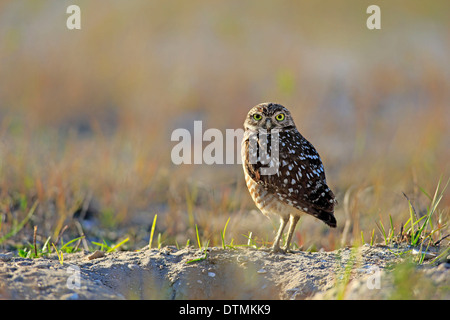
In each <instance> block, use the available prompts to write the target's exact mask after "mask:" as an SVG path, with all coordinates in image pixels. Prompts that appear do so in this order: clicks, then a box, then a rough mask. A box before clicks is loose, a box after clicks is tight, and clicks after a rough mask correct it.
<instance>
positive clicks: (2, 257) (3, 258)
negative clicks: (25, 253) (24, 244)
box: [0, 252, 13, 262]
mask: <svg viewBox="0 0 450 320" xmlns="http://www.w3.org/2000/svg"><path fill="white" fill-rule="evenodd" d="M12 256H13V254H12V252H7V253H0V261H3V262H8V261H9V260H11V258H12Z"/></svg>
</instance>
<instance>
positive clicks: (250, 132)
mask: <svg viewBox="0 0 450 320" xmlns="http://www.w3.org/2000/svg"><path fill="white" fill-rule="evenodd" d="M244 129H245V132H244V137H243V140H242V149H241V150H242V154H241V156H242V165H243V169H244V175H245V182H246V184H247V187H248V190H249V192H250V195H251V197H252V199H253V201H254V202H255V204H256V206H257V207H258V209H259V210H261V212H262V213H263V214H264V215H266V216H269V215H270V214H277V215H279V217H280V227H279V229H278V232H277V234H276V236H275V239H274V242H273V246H272V248H271V250H272V251H273V252H287V251H288V250H289V248H290V243H291V240H292V235H293V233H294V230H295V226H296V224H297V222H298V220H299V218H300V216H301V215H303V214H305V213H306V214H309V215H312V216H314V217H316V218H318V219H320V220H322V221H323V222H325V223H326V224H327V225H328V226H330V227H332V228H335V227H336V219H335V217H334V214H333V213H334V206H335V204H336V203H337V202H336V200H335V197H334V194H333V192H332V191H331V189H330V188H329V187H328V185H327V181H326V178H325V170H324V167H323V164H322V161H321V159H320V156H319V154H318V153H317V151H316V149H315V148H314V146H313V145H312V144H311V143H310V142H309V141H308V140H306V139H305V138H304V137H303V136H302V135H301V134H300V132H299V131H298V130H297V127H296V126H295V123H294V120H293V119H292V116H291V113H290V112H289V110H288V109H286V108H285V107H283V106H282V105H280V104H276V103H261V104H258V105H257V106H255V107H253V108H252V109H251V110H250V111H249V113H248V114H247V118H246V119H245V122H244ZM288 221H289V230H288V234H287V238H286V245H285V247H284V248H283V249H282V248H281V247H280V239H281V237H282V235H283V230H284V229H285V227H286V225H287V223H288Z"/></svg>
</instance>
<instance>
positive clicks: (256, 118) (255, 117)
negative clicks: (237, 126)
mask: <svg viewBox="0 0 450 320" xmlns="http://www.w3.org/2000/svg"><path fill="white" fill-rule="evenodd" d="M261 118H262V116H261V115H260V114H259V113H255V114H254V115H253V119H255V120H256V121H259V120H261Z"/></svg>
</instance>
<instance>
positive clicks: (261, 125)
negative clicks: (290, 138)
mask: <svg viewBox="0 0 450 320" xmlns="http://www.w3.org/2000/svg"><path fill="white" fill-rule="evenodd" d="M295 128H296V127H295V123H294V120H293V119H292V116H291V113H290V112H289V110H288V109H286V108H285V107H283V106H282V105H281V104H276V103H272V102H265V103H260V104H258V105H256V106H254V107H253V108H252V109H251V110H250V111H249V112H248V114H247V118H246V119H245V122H244V129H245V130H251V131H257V130H261V129H264V130H267V131H270V130H272V129H278V130H280V131H281V130H292V129H295Z"/></svg>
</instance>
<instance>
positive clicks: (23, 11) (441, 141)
mask: <svg viewBox="0 0 450 320" xmlns="http://www.w3.org/2000/svg"><path fill="white" fill-rule="evenodd" d="M377 2H378V3H377V4H378V5H379V6H380V7H381V10H382V29H381V30H374V31H370V30H368V29H367V28H366V19H367V17H368V15H367V14H366V8H367V6H369V5H370V4H372V3H369V2H367V1H322V2H320V3H317V2H316V1H308V2H306V1H305V2H299V1H295V2H294V1H283V2H276V3H275V2H274V1H266V0H264V1H257V2H256V1H254V2H242V1H227V2H222V3H214V4H212V3H210V2H208V1H197V0H194V1H189V2H182V1H152V2H150V1H137V0H133V1H127V2H126V3H125V2H124V1H109V2H108V3H107V4H104V3H100V2H92V1H77V4H78V5H79V6H80V8H81V12H82V29H81V30H72V31H69V30H68V29H67V28H66V19H67V17H68V15H67V14H66V8H67V6H68V5H70V4H72V3H70V1H57V2H55V1H13V2H7V1H1V2H0V61H1V63H0V251H1V250H20V249H22V250H25V249H26V250H25V251H24V252H23V253H22V254H24V255H26V254H27V252H31V250H30V248H31V247H32V244H33V243H34V242H36V243H37V244H38V246H39V248H40V250H42V248H45V247H46V246H45V243H47V245H49V244H51V243H54V244H56V246H55V247H56V248H58V250H60V249H61V247H62V243H67V242H69V241H71V240H73V239H77V238H79V237H80V236H82V235H85V236H86V237H85V238H83V239H80V241H81V240H83V241H82V242H81V243H79V244H78V245H77V246H79V247H80V248H81V247H82V246H85V247H87V248H89V249H96V248H98V247H99V246H100V245H99V244H102V243H106V244H107V246H108V248H110V249H111V248H114V246H115V245H118V244H121V245H120V248H121V249H129V250H131V249H138V248H142V247H143V246H146V245H148V243H149V240H150V234H151V232H152V225H153V222H154V221H155V219H154V218H155V215H156V214H157V215H158V216H157V219H156V221H155V222H156V223H155V225H154V230H153V244H152V245H153V247H155V246H157V245H160V246H161V245H162V246H164V245H169V244H170V245H174V244H175V245H178V246H184V245H185V244H186V243H187V242H190V243H191V244H197V237H198V239H199V242H201V243H202V244H203V245H205V244H206V243H208V241H209V245H210V246H220V245H221V244H222V241H223V239H222V236H221V235H222V232H223V230H224V228H225V225H226V224H227V221H228V220H229V222H228V224H227V229H226V239H225V241H226V243H228V244H229V243H230V242H231V241H233V243H234V244H247V243H248V241H249V239H248V237H249V234H250V233H251V241H254V243H256V244H257V245H258V246H259V245H264V244H267V245H269V244H270V241H272V239H273V236H274V232H275V230H276V228H277V226H278V219H274V220H273V221H270V220H267V219H266V218H265V217H263V216H262V215H261V214H260V213H259V212H257V211H256V210H257V209H256V207H255V206H254V204H253V203H252V200H251V198H250V195H249V194H248V191H247V190H246V187H245V183H244V178H243V173H242V168H241V166H240V165H239V164H229V165H206V164H202V165H174V164H173V163H172V161H171V157H170V155H171V150H172V148H173V146H174V145H175V144H176V143H175V142H172V141H171V140H170V137H171V133H172V131H173V130H174V129H177V128H186V129H188V130H192V128H193V122H194V121H195V120H202V121H203V129H204V130H206V129H207V128H217V129H219V130H221V131H222V132H225V129H237V128H242V124H243V121H244V118H245V115H246V114H247V112H248V110H249V109H250V108H251V107H252V106H254V105H256V104H258V103H260V102H264V101H276V102H280V103H282V104H283V105H285V106H287V107H288V108H289V109H290V110H291V112H292V114H293V116H294V119H295V121H296V123H297V126H298V128H299V130H300V132H301V133H302V134H303V135H304V136H305V137H306V138H307V139H308V140H310V141H311V142H312V143H313V144H314V145H315V146H316V147H317V149H318V150H319V152H320V155H321V157H322V159H323V162H324V166H325V169H326V173H327V180H328V182H329V185H330V186H331V188H332V189H333V190H334V191H335V194H336V195H337V198H338V201H339V205H338V206H337V208H336V213H335V215H336V219H337V221H338V227H337V229H333V230H330V229H328V228H327V227H326V226H325V225H324V224H323V223H321V222H319V221H316V220H315V219H313V218H312V217H305V218H302V220H301V221H300V226H299V227H298V228H297V231H296V234H295V236H294V242H295V245H296V246H298V247H301V248H302V249H305V250H306V249H311V250H319V249H321V248H324V249H325V250H334V249H337V248H340V247H343V246H348V245H358V244H361V242H362V241H364V242H368V243H369V242H383V243H385V242H393V241H394V240H399V241H400V240H402V241H408V242H410V243H412V242H413V241H414V238H415V237H417V233H416V232H418V231H420V229H421V227H422V226H423V230H421V232H422V233H421V235H422V236H423V235H429V237H428V238H427V239H429V240H431V241H429V242H426V244H429V243H435V242H437V241H439V240H440V239H442V238H443V237H445V236H446V235H448V234H449V228H448V221H449V207H450V197H449V193H448V190H449V189H448V188H447V189H445V185H446V183H447V181H448V179H449V177H450V170H449V169H450V166H449V163H450V162H449V159H450V148H449V146H450V130H449V128H450V113H449V110H450V109H449V108H450V63H449V62H450V61H449V58H448V57H449V54H448V53H449V51H450V50H449V49H450V40H449V39H450V33H449V30H450V22H449V21H450V20H449V19H448V18H449V17H448V12H450V3H449V2H448V1H435V0H433V1H427V2H426V3H425V2H423V1H413V0H411V1H396V2H395V4H393V3H392V2H389V1H377ZM206 145H207V143H204V145H203V146H206ZM439 182H440V186H439V190H438V192H437V193H436V198H434V202H433V197H434V195H435V191H436V189H437V186H438V184H439ZM405 195H406V197H405ZM408 199H409V200H408ZM438 200H439V201H438ZM433 204H436V207H435V208H434V206H433ZM422 217H425V218H422ZM428 217H429V218H428ZM421 218H422V220H420V219H421ZM418 220H420V221H419V222H418V223H417V224H414V222H416V221H418ZM35 226H37V229H36V232H34V230H35V229H34V228H35ZM402 226H403V227H402ZM408 228H409V229H410V233H409V234H407V232H408ZM391 230H392V231H391ZM399 235H400V237H399ZM34 236H35V240H34V239H33V238H34ZM400 238H402V239H400ZM126 239H128V240H127V241H125V240H126ZM405 239H406V240H405ZM421 239H423V237H422V238H421ZM448 240H449V238H446V239H444V240H442V241H441V242H440V244H441V245H448ZM77 242H78V241H76V242H74V243H72V244H71V246H73V245H74V244H75V243H77ZM95 243H97V244H95ZM24 248H25V249H24ZM49 248H50V249H49V250H52V249H51V248H53V247H49ZM66 248H68V247H66ZM27 250H28V251H27Z"/></svg>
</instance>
